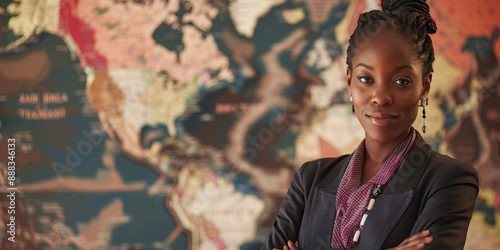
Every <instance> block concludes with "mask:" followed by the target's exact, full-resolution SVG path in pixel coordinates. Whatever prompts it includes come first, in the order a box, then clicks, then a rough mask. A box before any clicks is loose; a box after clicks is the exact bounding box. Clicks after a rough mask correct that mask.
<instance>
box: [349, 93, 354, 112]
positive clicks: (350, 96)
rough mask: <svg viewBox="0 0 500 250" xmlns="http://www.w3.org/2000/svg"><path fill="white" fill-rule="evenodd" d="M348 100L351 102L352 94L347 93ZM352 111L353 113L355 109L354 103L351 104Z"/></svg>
mask: <svg viewBox="0 0 500 250" xmlns="http://www.w3.org/2000/svg"><path fill="white" fill-rule="evenodd" d="M349 101H351V102H352V95H349ZM352 112H353V113H355V111H354V103H353V104H352Z"/></svg>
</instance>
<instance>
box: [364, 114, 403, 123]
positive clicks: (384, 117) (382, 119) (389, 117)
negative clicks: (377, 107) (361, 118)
mask: <svg viewBox="0 0 500 250" xmlns="http://www.w3.org/2000/svg"><path fill="white" fill-rule="evenodd" d="M366 117H368V119H370V121H371V122H372V123H373V124H374V125H376V126H387V125H389V124H391V123H393V122H394V121H395V120H396V119H397V118H398V116H397V115H393V114H388V113H379V112H376V113H371V114H368V115H366Z"/></svg>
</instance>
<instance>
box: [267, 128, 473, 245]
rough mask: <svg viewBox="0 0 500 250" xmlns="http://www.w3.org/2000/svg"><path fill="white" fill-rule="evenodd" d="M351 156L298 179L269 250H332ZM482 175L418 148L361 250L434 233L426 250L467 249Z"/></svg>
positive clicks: (323, 162)
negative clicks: (293, 247)
mask: <svg viewBox="0 0 500 250" xmlns="http://www.w3.org/2000/svg"><path fill="white" fill-rule="evenodd" d="M350 157H351V156H350V155H344V156H341V157H338V158H325V159H319V160H315V161H311V162H307V163H305V164H304V165H302V167H301V168H300V169H299V171H298V172H297V174H295V176H294V179H293V181H292V183H291V184H290V188H289V189H288V193H287V194H286V196H285V199H284V200H283V203H282V204H281V207H280V210H279V213H278V215H277V218H276V222H275V223H274V225H273V229H272V232H271V234H270V235H269V237H268V239H267V242H266V243H265V245H264V247H263V249H273V248H280V249H281V248H282V247H283V245H285V243H286V242H287V241H288V240H291V241H292V242H295V241H298V242H299V248H300V249H302V250H316V249H330V245H331V241H332V239H331V238H332V232H333V223H334V220H335V216H336V208H335V202H336V195H337V189H338V187H339V184H340V181H341V179H342V176H343V174H344V171H345V170H346V167H347V164H348V162H349V159H350ZM478 190H479V189H478V178H477V172H476V170H475V169H474V168H473V167H471V166H469V165H467V164H465V163H462V162H460V161H457V160H455V159H452V158H450V157H448V156H444V155H440V154H438V153H436V152H435V151H433V150H432V149H431V147H430V146H429V145H427V144H426V143H425V141H424V140H423V139H422V137H420V135H417V139H416V140H415V143H414V145H413V146H412V148H411V149H410V151H409V152H408V155H407V157H406V158H405V159H404V161H403V162H402V163H401V166H400V167H399V168H398V169H397V171H396V173H395V174H394V176H393V177H392V179H391V180H390V181H389V183H388V184H387V186H386V188H385V189H384V190H383V192H382V194H381V195H380V196H379V198H378V199H377V201H376V202H375V206H374V207H373V210H372V211H371V212H370V213H369V216H368V219H367V220H366V222H365V226H364V228H363V231H362V232H361V237H360V239H359V243H358V245H357V246H356V249H387V248H390V247H395V246H397V245H399V244H400V243H401V242H402V241H403V240H405V239H406V238H408V237H409V236H411V235H413V234H415V233H418V232H421V231H424V230H427V229H429V230H430V231H431V235H432V236H433V237H434V241H433V242H432V243H431V244H428V245H427V246H426V247H425V248H424V249H440V250H442V249H462V248H463V246H464V244H465V238H466V235H467V228H468V227H469V222H470V218H471V216H472V211H473V210H474V205H475V202H476V197H477V194H478Z"/></svg>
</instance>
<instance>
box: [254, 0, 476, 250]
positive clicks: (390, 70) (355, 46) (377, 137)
mask: <svg viewBox="0 0 500 250" xmlns="http://www.w3.org/2000/svg"><path fill="white" fill-rule="evenodd" d="M435 32H436V24H435V22H434V20H433V19H432V18H431V16H430V14H429V6H428V5H427V3H426V2H425V0H422V1H408V0H387V1H384V0H382V11H379V10H375V11H370V12H367V13H363V14H361V15H360V17H359V20H358V26H357V27H356V30H355V31H354V33H353V34H352V36H351V38H350V40H349V47H348V49H347V65H348V66H347V88H348V91H349V94H350V97H351V101H352V103H353V111H354V112H355V113H356V116H357V118H358V120H359V122H360V123H361V125H362V127H363V129H364V130H365V139H364V140H363V141H362V142H361V144H360V145H359V146H358V148H357V149H356V151H355V152H354V153H353V154H352V155H348V156H341V157H338V158H330V159H319V160H315V161H312V162H308V163H305V164H304V165H303V166H302V167H301V168H300V169H299V171H298V173H297V174H296V175H295V177H294V179H293V181H292V183H291V185H290V188H289V190H288V193H287V195H286V197H285V199H284V201H283V203H282V205H281V208H280V210H279V214H278V216H277V220H276V222H275V223H274V226H273V230H272V232H271V234H270V235H269V238H268V241H267V243H266V245H265V246H264V249H273V248H279V249H281V248H283V249H299V248H300V249H353V248H355V249H388V248H394V249H421V248H424V247H425V249H461V248H463V246H464V244H465V238H466V234H467V228H468V226H469V221H470V218H471V215H472V211H473V209H474V204H475V200H476V197H477V192H478V179H477V173H476V171H475V169H474V168H473V167H471V166H468V165H466V164H464V163H462V162H459V161H457V160H454V159H452V158H450V157H447V156H443V155H440V154H438V153H436V152H434V151H433V150H432V149H431V148H430V146H429V145H427V144H426V143H425V142H424V140H423V139H422V137H421V136H420V135H419V133H418V132H417V131H416V130H415V129H413V128H412V127H411V125H412V124H413V122H414V121H415V118H416V116H417V114H418V106H422V107H423V110H422V112H423V117H424V118H425V105H426V104H427V96H428V93H429V89H430V83H431V80H432V72H433V69H432V62H433V61H434V52H433V48H432V41H431V39H430V37H429V35H428V34H433V33H435ZM422 129H423V131H424V132H425V129H426V127H425V125H424V126H423V128H422Z"/></svg>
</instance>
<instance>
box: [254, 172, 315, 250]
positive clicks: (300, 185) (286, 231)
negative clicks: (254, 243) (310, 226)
mask: <svg viewBox="0 0 500 250" xmlns="http://www.w3.org/2000/svg"><path fill="white" fill-rule="evenodd" d="M307 164H308V163H304V164H303V165H302V166H301V167H300V169H299V171H298V172H297V173H296V174H295V176H294V178H293V180H292V183H291V184H290V187H289V188H288V192H287V194H286V196H285V199H284V200H283V202H282V203H281V207H280V209H279V212H278V215H277V216H276V221H275V222H274V224H273V228H272V231H271V233H270V235H269V237H268V239H267V241H266V243H265V245H264V247H263V248H262V249H265V250H272V249H273V248H279V249H282V248H283V246H284V245H286V243H287V242H288V240H291V241H292V242H294V243H295V241H298V238H299V228H300V223H301V221H302V215H303V213H304V206H305V196H304V169H305V166H306V165H307Z"/></svg>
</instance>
